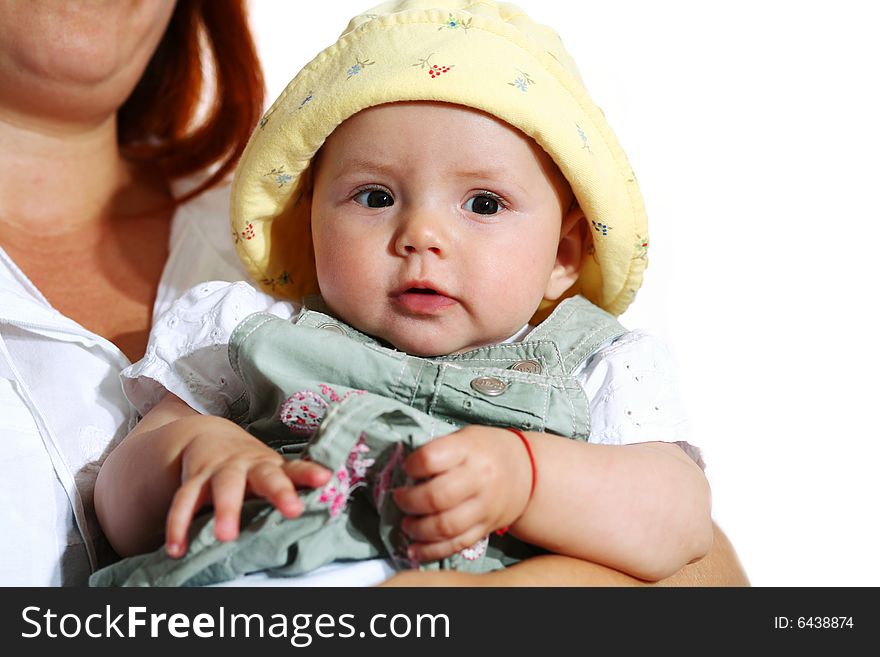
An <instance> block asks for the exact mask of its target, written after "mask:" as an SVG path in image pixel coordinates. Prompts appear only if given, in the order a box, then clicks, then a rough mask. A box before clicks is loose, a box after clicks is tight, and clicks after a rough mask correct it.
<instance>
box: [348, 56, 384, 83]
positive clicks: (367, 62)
mask: <svg viewBox="0 0 880 657" xmlns="http://www.w3.org/2000/svg"><path fill="white" fill-rule="evenodd" d="M375 63H376V62H374V61H373V60H372V59H364V60H361V59H355V64H353V65H352V66H351V67H350V68H349V69H348V77H347V78H345V79H346V80H351V79H352V78H353V77H354V76H355V75H359V74H360V72H361V71H363V70H364V69H365V68H366V67H367V66H372V65H373V64H375Z"/></svg>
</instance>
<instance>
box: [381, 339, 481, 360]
mask: <svg viewBox="0 0 880 657" xmlns="http://www.w3.org/2000/svg"><path fill="white" fill-rule="evenodd" d="M378 337H379V338H380V339H381V340H382V341H383V342H385V343H386V344H388V345H390V346H392V347H394V348H395V349H397V350H398V351H403V352H405V353H407V354H409V355H410V356H419V357H420V358H436V357H438V356H452V355H454V354H461V353H464V352H466V351H471V350H472V349H477V348H479V347H483V346H485V345H487V344H492V343H493V341H492V340H485V341H483V342H465V341H463V340H454V339H450V338H449V336H446V335H444V336H433V335H432V336H411V335H408V336H403V337H401V336H394V337H393V338H391V337H390V336H389V337H382V336H378Z"/></svg>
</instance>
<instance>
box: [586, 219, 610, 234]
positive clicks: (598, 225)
mask: <svg viewBox="0 0 880 657" xmlns="http://www.w3.org/2000/svg"><path fill="white" fill-rule="evenodd" d="M590 221H591V222H592V223H593V228H595V229H596V232H597V233H599V234H600V235H607V234H608V231H609V230H611V226H609V225H608V224H603V223H602V222H601V221H596V220H595V219H591V220H590Z"/></svg>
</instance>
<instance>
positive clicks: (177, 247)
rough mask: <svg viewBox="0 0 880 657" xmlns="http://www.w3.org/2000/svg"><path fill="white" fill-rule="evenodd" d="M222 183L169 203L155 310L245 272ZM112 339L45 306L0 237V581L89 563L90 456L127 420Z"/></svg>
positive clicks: (120, 360) (87, 568) (78, 579)
mask: <svg viewBox="0 0 880 657" xmlns="http://www.w3.org/2000/svg"><path fill="white" fill-rule="evenodd" d="M228 196H229V190H228V187H223V188H219V189H216V190H212V191H210V192H207V193H205V194H203V195H201V196H199V197H197V198H196V199H194V200H193V201H190V202H189V203H187V204H185V205H183V206H181V207H179V208H178V209H177V211H176V213H175V216H174V220H173V224H172V232H171V240H170V245H169V246H170V253H169V258H168V262H167V263H166V265H165V270H164V272H163V275H162V280H161V283H160V287H159V290H158V297H157V299H156V303H155V306H154V315H153V316H154V317H158V316H159V315H161V314H162V313H163V312H164V311H165V310H167V308H168V307H169V306H170V304H171V302H172V301H173V300H174V299H175V298H177V297H178V296H180V294H182V293H183V291H184V290H187V289H189V288H190V287H192V286H193V285H195V284H196V283H198V282H199V281H201V280H207V279H226V280H230V281H232V280H237V279H240V278H242V277H243V276H244V273H243V271H242V269H241V267H240V265H239V263H238V259H237V257H236V256H235V254H234V253H233V251H232V248H231V244H229V243H231V240H230V239H229V228H228V226H229V223H228V221H229V220H228ZM129 365H130V363H129V361H128V359H127V358H126V357H125V355H124V354H123V353H122V352H121V351H120V350H119V349H118V348H117V347H116V346H115V345H113V344H112V343H110V342H109V341H107V340H105V339H104V338H102V337H100V336H98V335H95V334H94V333H92V332H90V331H87V330H86V329H84V328H83V327H82V326H80V325H79V324H77V323H76V322H74V321H73V320H71V319H70V318H68V317H65V316H64V315H62V314H61V313H60V312H58V311H57V310H55V309H54V308H52V306H51V305H50V304H49V302H48V301H47V300H46V299H45V297H43V295H42V294H41V293H40V291H39V290H38V289H37V288H36V287H35V286H34V285H33V283H31V281H30V280H28V278H27V277H26V276H25V275H24V273H23V272H22V271H21V270H20V269H19V268H18V267H17V266H16V264H15V263H14V262H13V261H12V259H11V258H10V257H9V256H8V254H6V252H5V251H4V250H3V249H2V248H0V438H2V449H0V527H2V531H3V539H2V540H0V585H2V586H62V585H74V586H75V585H83V584H85V582H86V579H87V578H88V576H89V574H90V573H91V572H92V569H93V567H94V565H95V563H96V562H97V559H98V556H99V554H98V553H99V552H100V545H101V540H100V529H99V527H98V523H97V520H96V518H95V514H94V510H93V506H92V490H93V488H94V482H95V477H96V476H97V470H98V464H99V463H100V461H101V460H102V459H103V457H104V456H105V455H106V453H107V452H108V450H109V449H110V448H111V447H112V446H113V445H115V444H116V442H118V441H119V440H121V439H122V438H123V437H124V436H125V435H126V434H127V433H128V431H129V430H130V429H131V428H132V427H133V426H134V424H135V422H136V421H137V417H138V415H137V411H136V410H135V409H134V408H132V407H131V405H130V404H129V403H128V401H127V400H126V398H125V395H124V394H123V392H122V386H121V385H120V381H119V373H120V372H121V371H122V370H123V369H124V368H126V367H127V366H129Z"/></svg>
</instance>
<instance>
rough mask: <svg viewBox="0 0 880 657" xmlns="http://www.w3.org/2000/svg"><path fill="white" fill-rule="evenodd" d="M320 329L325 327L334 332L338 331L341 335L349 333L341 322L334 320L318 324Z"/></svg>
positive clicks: (326, 329)
mask: <svg viewBox="0 0 880 657" xmlns="http://www.w3.org/2000/svg"><path fill="white" fill-rule="evenodd" d="M318 328H319V329H324V330H325V331H333V332H334V333H338V334H339V335H348V334H347V333H346V332H345V329H344V328H342V327H341V326H340V325H339V324H334V323H333V322H324V323H323V324H318Z"/></svg>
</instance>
